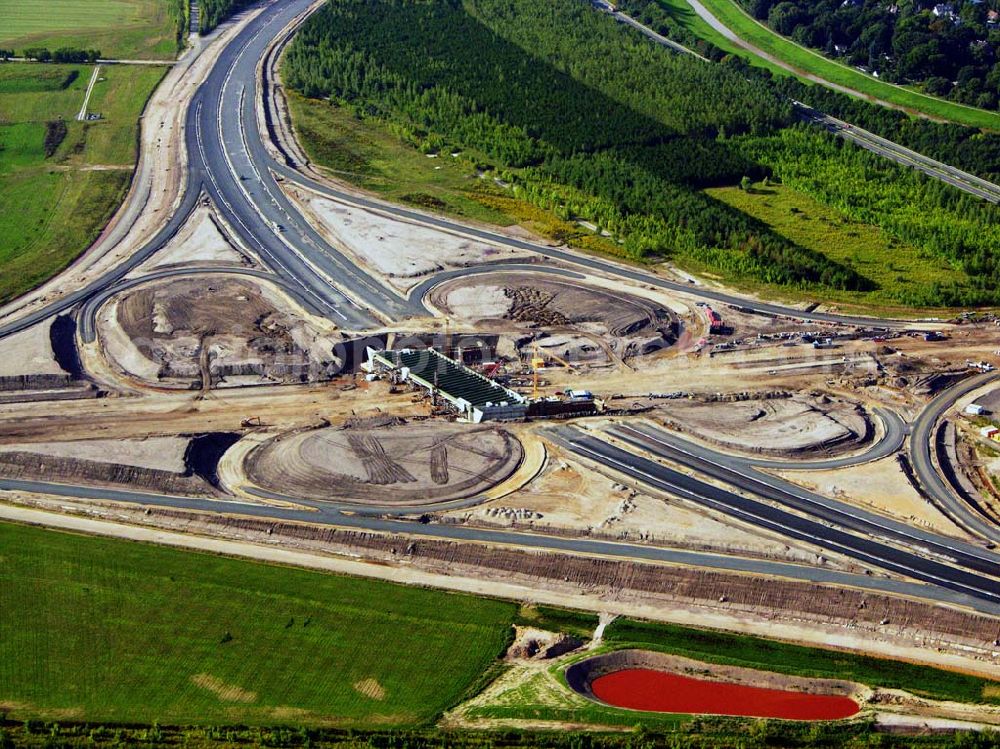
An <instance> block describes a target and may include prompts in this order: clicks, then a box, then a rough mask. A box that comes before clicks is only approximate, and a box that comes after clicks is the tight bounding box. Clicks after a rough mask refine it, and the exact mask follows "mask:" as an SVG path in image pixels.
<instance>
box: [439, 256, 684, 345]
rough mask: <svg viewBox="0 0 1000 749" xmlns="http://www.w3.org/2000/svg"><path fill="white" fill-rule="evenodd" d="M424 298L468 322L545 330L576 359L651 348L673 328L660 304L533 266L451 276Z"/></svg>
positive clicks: (666, 341)
mask: <svg viewBox="0 0 1000 749" xmlns="http://www.w3.org/2000/svg"><path fill="white" fill-rule="evenodd" d="M431 300H432V302H433V303H434V305H435V306H436V307H438V308H439V309H441V310H443V311H445V312H447V313H448V314H449V315H450V316H452V317H453V318H456V319H461V320H465V321H467V322H470V323H476V324H480V325H490V324H496V325H497V326H498V327H502V329H503V330H504V331H505V332H510V328H511V323H515V328H516V329H520V330H523V331H528V330H531V331H538V330H542V331H545V332H546V333H547V334H548V337H551V338H552V340H551V341H550V343H551V344H552V347H553V348H554V349H558V350H554V351H553V353H556V354H558V355H559V356H561V357H563V358H567V359H570V360H574V359H575V360H577V361H580V360H581V359H582V360H591V359H596V358H602V357H603V358H610V357H621V358H630V357H634V356H643V355H648V354H651V353H655V352H656V351H659V350H661V349H664V348H667V347H668V346H671V345H672V344H673V343H674V342H675V341H676V339H677V335H678V331H679V322H678V320H677V317H676V316H675V315H674V314H673V313H672V312H671V311H670V310H669V309H667V308H666V307H665V306H663V305H662V304H658V303H656V302H653V301H650V300H648V299H644V298H643V297H640V296H636V295H632V294H627V293H623V292H617V291H607V290H604V289H599V288H596V287H594V286H589V285H587V284H582V283H579V282H571V281H563V280H560V279H557V278H553V277H546V276H545V275H544V274H541V273H525V272H521V273H514V272H507V273H505V272H502V271H498V272H496V273H481V274H477V275H475V276H466V277H464V278H457V279H454V280H451V281H448V282H446V283H444V284H441V285H440V286H438V287H437V288H435V289H434V290H433V291H432V292H431Z"/></svg>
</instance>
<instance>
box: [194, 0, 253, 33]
mask: <svg viewBox="0 0 1000 749" xmlns="http://www.w3.org/2000/svg"><path fill="white" fill-rule="evenodd" d="M251 2H253V0H198V12H199V13H201V16H200V25H201V28H200V31H201V33H202V34H207V33H208V32H210V31H212V30H213V29H215V27H216V26H218V25H219V24H220V23H222V22H223V21H225V20H226V19H227V18H229V16H231V15H233V13H235V12H236V11H238V10H242V9H243V8H245V7H246V6H248V5H250V4H251Z"/></svg>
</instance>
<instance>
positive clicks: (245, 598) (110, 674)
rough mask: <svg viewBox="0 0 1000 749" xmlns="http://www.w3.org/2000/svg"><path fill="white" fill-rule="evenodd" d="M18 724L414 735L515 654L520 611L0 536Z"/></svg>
mask: <svg viewBox="0 0 1000 749" xmlns="http://www.w3.org/2000/svg"><path fill="white" fill-rule="evenodd" d="M0 601H3V605H2V606H0V705H2V706H4V708H5V710H6V711H7V712H8V713H9V715H10V716H11V717H14V718H17V719H26V718H32V717H38V718H44V719H55V720H60V719H62V720H86V721H104V722H114V721H117V722H133V723H134V722H139V723H147V724H148V723H152V722H154V721H158V722H160V723H172V724H178V723H180V724H185V723H192V724H201V725H204V724H230V725H233V724H247V723H249V724H258V725H259V724H268V723H272V724H273V723H282V724H292V725H318V724H320V725H339V726H369V727H375V726H413V725H419V724H424V723H426V722H427V721H431V720H433V719H434V718H435V717H436V716H437V715H438V714H439V713H440V712H441V711H442V710H444V709H446V708H447V707H449V706H451V705H453V704H455V703H456V702H457V701H459V700H460V699H461V698H462V696H463V695H464V694H465V692H466V690H467V689H469V688H470V687H471V686H474V685H475V684H476V683H477V680H478V679H479V677H480V675H481V674H482V673H483V672H484V671H486V670H487V668H488V666H489V665H490V664H491V663H492V662H493V661H494V659H495V658H496V657H497V656H498V655H499V654H500V653H501V652H502V651H503V649H504V648H505V646H506V644H507V642H508V639H509V636H510V632H511V629H510V623H511V621H512V619H513V617H514V615H515V613H516V607H515V606H514V605H513V604H508V603H503V602H499V601H493V600H488V599H482V598H473V597H470V596H464V595H458V594H451V593H444V592H437V591H430V590H424V589H421V588H411V587H404V586H399V585H393V584H390V583H385V582H380V581H372V580H364V579H355V578H348V577H341V576H335V575H327V574H322V573H318V572H308V571H303V570H297V569H291V568H285V567H278V566H270V565H264V564H256V563H252V562H247V561H239V560H233V559H227V558H222V557H216V556H210V555H207V554H200V553H194V552H189V551H179V550H175V549H167V548H161V547H156V546H148V545H144V544H138V543H130V542H125V541H118V540H112V539H98V538H88V537H84V536H76V535H70V534H66V533H61V532H57V531H48V530H42V529H38V528H29V527H24V526H18V525H11V524H0Z"/></svg>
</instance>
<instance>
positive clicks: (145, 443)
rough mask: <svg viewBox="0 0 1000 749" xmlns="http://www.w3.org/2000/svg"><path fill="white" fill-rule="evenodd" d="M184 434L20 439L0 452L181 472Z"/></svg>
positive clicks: (184, 445) (1, 448)
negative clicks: (70, 439) (105, 437)
mask: <svg viewBox="0 0 1000 749" xmlns="http://www.w3.org/2000/svg"><path fill="white" fill-rule="evenodd" d="M188 442H189V440H188V439H187V438H184V437H147V438H146V439H141V440H75V441H72V442H22V443H20V444H17V445H3V446H0V452H30V453H36V454H38V455H47V456H50V457H53V458H75V459H77V460H91V461H95V462H97V463H112V464H115V465H130V466H139V467H140V468H152V469H156V470H162V471H173V472H174V473H184V470H185V465H184V452H185V451H186V450H187V446H188Z"/></svg>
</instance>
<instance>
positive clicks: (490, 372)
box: [483, 361, 503, 380]
mask: <svg viewBox="0 0 1000 749" xmlns="http://www.w3.org/2000/svg"><path fill="white" fill-rule="evenodd" d="M502 366H503V362H501V361H495V362H493V363H492V364H488V365H487V366H486V369H484V370H483V377H485V378H486V379H487V380H492V379H493V378H494V377H496V376H497V372H499V371H500V367H502Z"/></svg>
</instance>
